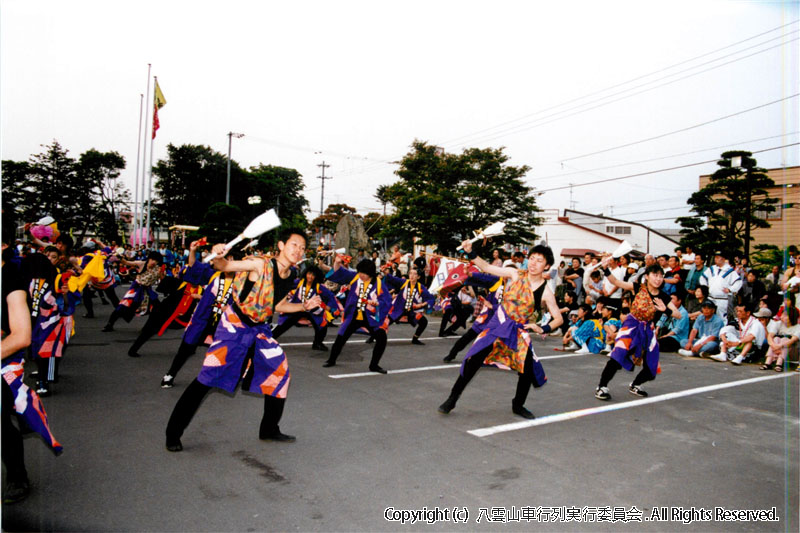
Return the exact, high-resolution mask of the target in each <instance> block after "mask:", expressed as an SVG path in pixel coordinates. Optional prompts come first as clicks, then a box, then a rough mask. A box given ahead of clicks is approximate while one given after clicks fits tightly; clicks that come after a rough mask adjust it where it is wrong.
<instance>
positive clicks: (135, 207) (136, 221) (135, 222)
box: [133, 93, 144, 235]
mask: <svg viewBox="0 0 800 533" xmlns="http://www.w3.org/2000/svg"><path fill="white" fill-rule="evenodd" d="M143 109H144V95H143V94H142V93H139V135H137V136H136V185H135V186H134V188H133V235H136V230H137V228H138V227H139V206H138V205H137V202H138V201H139V159H140V157H141V155H142V111H143Z"/></svg>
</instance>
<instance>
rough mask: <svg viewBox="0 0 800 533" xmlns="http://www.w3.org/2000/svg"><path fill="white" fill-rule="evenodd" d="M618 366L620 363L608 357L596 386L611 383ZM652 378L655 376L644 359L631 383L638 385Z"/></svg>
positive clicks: (619, 366)
mask: <svg viewBox="0 0 800 533" xmlns="http://www.w3.org/2000/svg"><path fill="white" fill-rule="evenodd" d="M620 368H622V365H620V364H619V363H618V362H617V361H616V360H615V359H609V360H608V362H607V363H606V366H605V368H604V369H603V373H602V374H600V383H599V384H598V387H608V384H609V383H611V379H612V378H613V377H614V374H616V373H617V370H619V369H620ZM653 379H655V376H654V375H653V373H652V372H650V367H648V366H647V361H644V362H643V363H642V369H641V370H640V371H639V373H638V374H636V377H635V378H634V379H633V383H632V385H636V386H638V385H641V384H643V383H647V382H648V381H651V380H653Z"/></svg>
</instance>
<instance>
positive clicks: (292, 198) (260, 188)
mask: <svg viewBox="0 0 800 533" xmlns="http://www.w3.org/2000/svg"><path fill="white" fill-rule="evenodd" d="M248 176H249V182H250V187H249V192H248V198H249V197H252V196H259V197H260V198H261V203H260V204H257V205H256V209H255V211H257V212H256V213H253V215H254V216H255V215H256V214H258V213H261V212H263V211H265V210H267V209H270V208H273V209H275V211H276V212H277V213H278V217H279V218H280V219H281V226H282V227H292V228H298V227H300V228H305V227H306V226H308V220H307V219H306V216H305V209H306V208H307V207H308V201H307V200H306V199H305V197H304V196H303V188H304V187H305V185H304V184H303V180H302V179H301V178H302V175H301V174H300V173H299V172H297V170H295V169H293V168H285V167H278V166H273V165H264V164H259V165H258V166H255V167H251V168H250V171H249V174H248ZM244 201H245V205H247V199H244ZM236 205H242V204H239V203H237V204H236Z"/></svg>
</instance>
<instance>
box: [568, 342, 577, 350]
mask: <svg viewBox="0 0 800 533" xmlns="http://www.w3.org/2000/svg"><path fill="white" fill-rule="evenodd" d="M578 348H580V346H578V345H577V344H575V343H574V342H570V343H569V344H567V345H566V346H564V349H565V350H570V351H572V350H577V349H578Z"/></svg>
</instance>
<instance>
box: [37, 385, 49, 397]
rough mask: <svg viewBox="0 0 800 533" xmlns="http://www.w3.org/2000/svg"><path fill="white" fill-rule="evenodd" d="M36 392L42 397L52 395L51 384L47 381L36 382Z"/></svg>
mask: <svg viewBox="0 0 800 533" xmlns="http://www.w3.org/2000/svg"><path fill="white" fill-rule="evenodd" d="M36 394H38V395H39V396H41V397H43V398H44V397H46V396H50V385H49V384H48V383H47V382H46V381H37V382H36Z"/></svg>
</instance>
